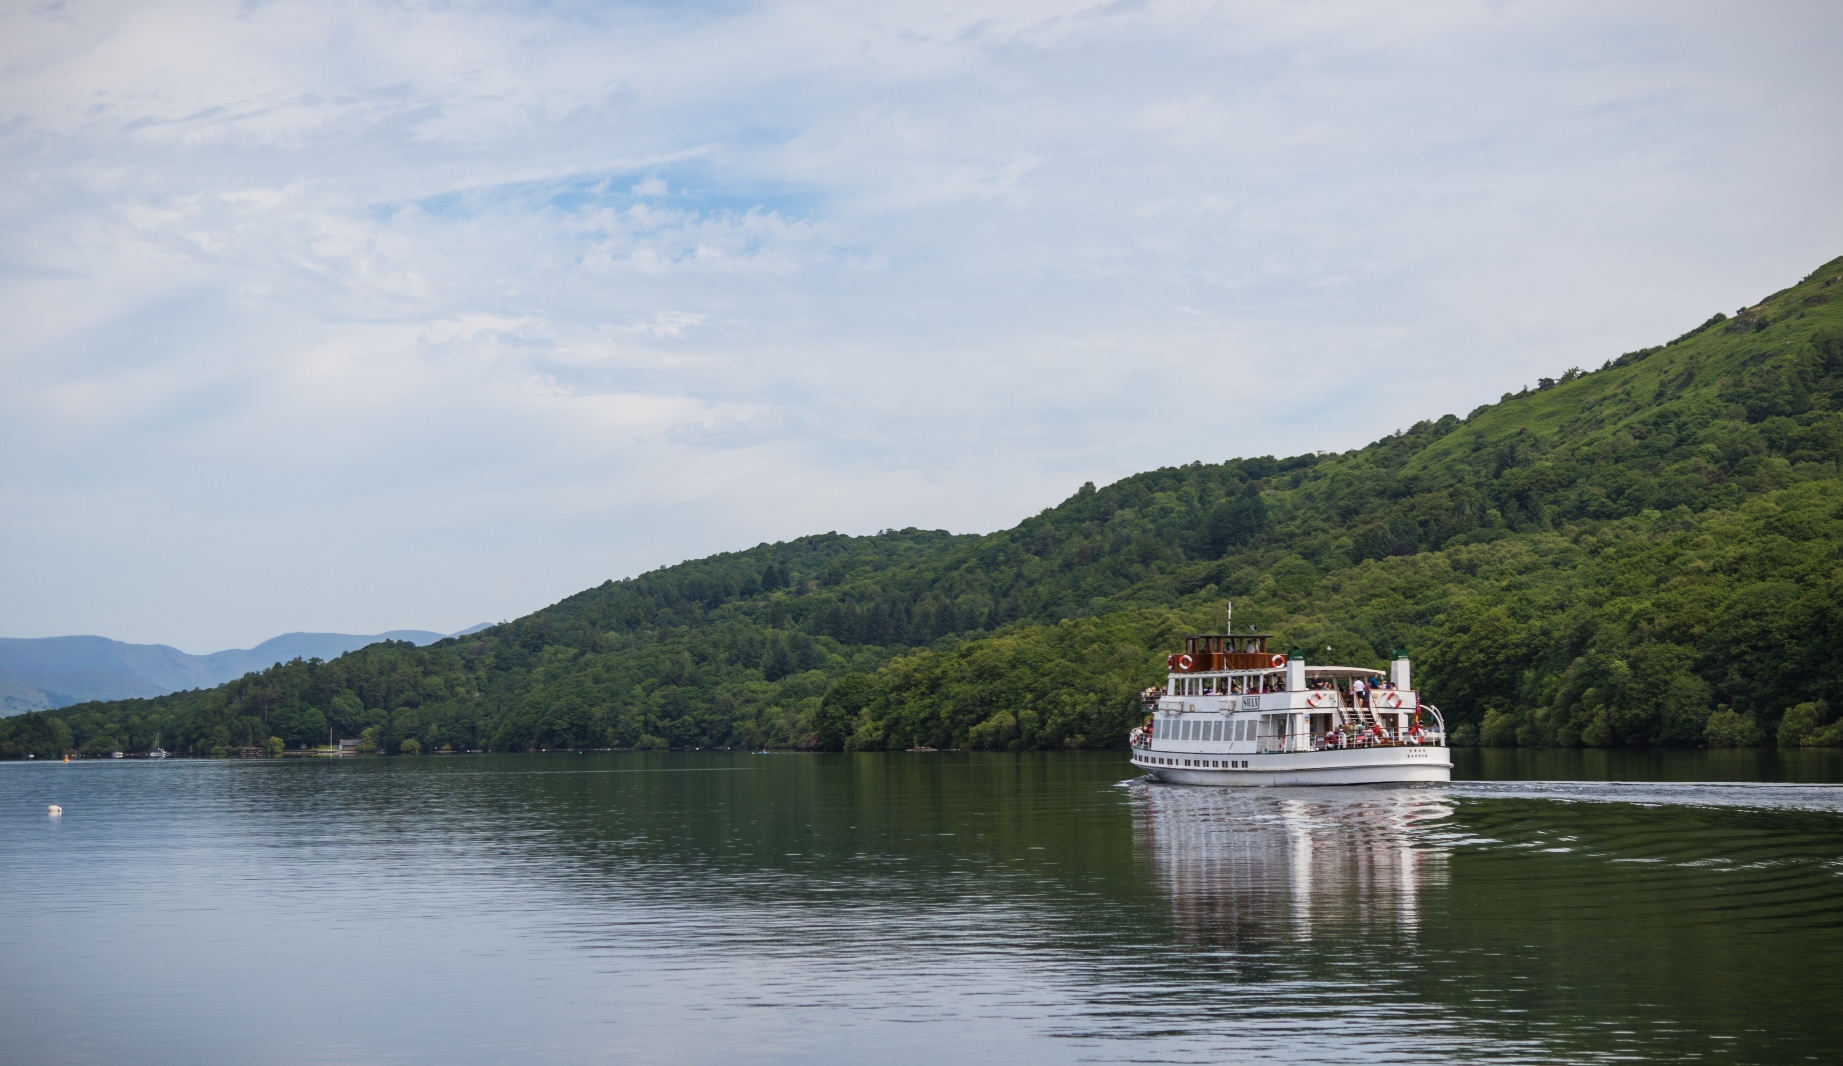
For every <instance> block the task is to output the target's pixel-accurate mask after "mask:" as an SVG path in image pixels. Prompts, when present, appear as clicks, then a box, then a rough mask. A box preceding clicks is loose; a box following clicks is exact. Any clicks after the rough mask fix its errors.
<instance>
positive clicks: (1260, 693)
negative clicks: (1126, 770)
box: [1132, 615, 1453, 785]
mask: <svg viewBox="0 0 1843 1066" xmlns="http://www.w3.org/2000/svg"><path fill="white" fill-rule="evenodd" d="M1230 617H1231V618H1232V617H1233V615H1231V616H1230ZM1232 628H1233V627H1231V629H1232ZM1272 635H1273V634H1271V633H1245V634H1238V633H1234V632H1229V633H1203V634H1198V635H1196V636H1192V637H1186V638H1185V639H1184V650H1183V651H1181V652H1178V653H1176V654H1174V655H1172V656H1171V657H1170V658H1169V659H1168V660H1167V666H1168V667H1169V671H1170V672H1169V674H1168V675H1167V678H1166V681H1165V687H1164V688H1163V689H1162V690H1161V689H1157V688H1153V689H1148V690H1146V693H1145V705H1146V712H1147V721H1146V724H1145V725H1143V726H1140V727H1138V728H1136V729H1134V730H1133V732H1132V752H1133V765H1134V766H1137V767H1140V768H1141V769H1143V770H1145V771H1146V773H1147V774H1149V775H1150V776H1152V777H1153V778H1154V779H1156V780H1159V781H1169V782H1172V783H1174V784H1183V785H1360V784H1371V783H1375V782H1382V781H1450V780H1452V773H1453V760H1452V755H1451V753H1450V751H1449V749H1448V748H1447V746H1446V722H1445V719H1443V718H1442V717H1441V715H1440V710H1439V708H1437V707H1435V706H1433V705H1432V704H1430V703H1423V702H1421V699H1420V694H1419V693H1417V692H1416V691H1415V690H1414V686H1413V684H1412V683H1411V682H1412V678H1411V674H1410V670H1409V662H1408V659H1407V657H1406V656H1399V657H1397V658H1396V659H1395V660H1394V661H1393V662H1392V663H1390V664H1389V670H1388V672H1387V673H1386V674H1385V673H1384V672H1383V671H1381V670H1369V669H1365V668H1363V667H1359V666H1312V665H1308V664H1307V663H1306V661H1305V659H1304V658H1303V657H1299V656H1288V655H1281V654H1276V653H1274V652H1272V651H1270V650H1269V649H1268V647H1267V640H1268V638H1269V637H1271V636H1272Z"/></svg>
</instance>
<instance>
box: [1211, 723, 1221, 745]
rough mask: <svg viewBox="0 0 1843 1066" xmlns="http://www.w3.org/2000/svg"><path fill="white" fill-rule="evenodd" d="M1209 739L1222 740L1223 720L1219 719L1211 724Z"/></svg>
mask: <svg viewBox="0 0 1843 1066" xmlns="http://www.w3.org/2000/svg"><path fill="white" fill-rule="evenodd" d="M1209 738H1210V739H1211V740H1221V739H1222V719H1220V718H1218V719H1216V720H1215V721H1214V722H1211V723H1210V727H1209Z"/></svg>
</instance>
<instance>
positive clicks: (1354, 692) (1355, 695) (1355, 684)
mask: <svg viewBox="0 0 1843 1066" xmlns="http://www.w3.org/2000/svg"><path fill="white" fill-rule="evenodd" d="M1368 695H1369V693H1368V691H1367V688H1366V686H1365V685H1364V684H1363V679H1362V678H1360V677H1359V678H1353V679H1352V680H1351V682H1350V702H1352V703H1354V704H1357V705H1359V706H1363V707H1367V706H1369V700H1368V699H1367V698H1366V697H1367V696H1368Z"/></svg>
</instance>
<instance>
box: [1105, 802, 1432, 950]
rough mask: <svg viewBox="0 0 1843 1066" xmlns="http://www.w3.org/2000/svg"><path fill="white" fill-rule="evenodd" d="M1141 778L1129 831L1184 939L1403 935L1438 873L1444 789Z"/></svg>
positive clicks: (1247, 941)
mask: <svg viewBox="0 0 1843 1066" xmlns="http://www.w3.org/2000/svg"><path fill="white" fill-rule="evenodd" d="M1138 787H1139V790H1140V795H1139V800H1140V802H1139V804H1138V809H1137V811H1136V819H1137V821H1138V823H1139V824H1138V826H1137V828H1138V839H1139V841H1140V842H1141V845H1142V846H1143V847H1144V848H1145V850H1146V855H1147V858H1148V859H1149V861H1150V863H1151V864H1152V866H1153V869H1154V877H1155V881H1156V883H1157V885H1158V887H1159V889H1160V890H1161V891H1162V892H1165V893H1167V894H1168V895H1169V896H1170V899H1171V903H1172V909H1173V912H1174V917H1175V919H1176V921H1177V925H1178V928H1179V930H1180V934H1181V935H1183V936H1185V937H1187V938H1197V939H1202V940H1206V941H1216V942H1227V943H1229V944H1233V945H1237V946H1242V947H1250V948H1252V947H1258V946H1260V945H1262V944H1273V943H1276V942H1282V941H1293V942H1297V941H1301V940H1311V939H1314V938H1315V937H1316V938H1327V939H1342V938H1346V937H1349V936H1350V935H1351V934H1352V933H1353V932H1360V933H1361V935H1362V937H1363V938H1364V939H1365V940H1366V941H1370V942H1374V941H1375V940H1377V939H1380V938H1386V936H1387V935H1388V934H1389V933H1391V932H1393V933H1394V934H1396V935H1399V936H1405V937H1411V936H1413V934H1414V932H1415V930H1416V929H1417V928H1418V926H1419V924H1420V920H1421V913H1422V908H1423V907H1424V906H1425V905H1426V900H1427V896H1428V894H1429V892H1430V890H1434V889H1439V888H1444V886H1445V885H1446V882H1447V860H1448V852H1447V849H1446V847H1445V846H1444V845H1443V844H1441V843H1440V839H1439V838H1440V836H1441V834H1440V833H1439V831H1438V828H1437V827H1438V826H1439V825H1440V824H1441V823H1442V822H1444V821H1445V820H1446V819H1448V818H1449V817H1451V815H1452V813H1453V804H1452V802H1451V801H1450V800H1448V799H1447V798H1446V797H1445V796H1444V795H1443V790H1436V789H1428V788H1415V787H1374V788H1355V789H1352V788H1347V787H1346V788H1297V789H1288V788H1272V789H1258V790H1257V789H1200V788H1174V787H1170V786H1164V785H1156V784H1145V785H1142V786H1138ZM1353 927H1356V928H1353Z"/></svg>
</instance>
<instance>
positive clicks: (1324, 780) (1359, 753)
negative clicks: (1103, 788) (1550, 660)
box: [1133, 745, 1453, 787]
mask: <svg viewBox="0 0 1843 1066" xmlns="http://www.w3.org/2000/svg"><path fill="white" fill-rule="evenodd" d="M1205 755H1207V758H1206V757H1205ZM1211 762H1213V763H1217V764H1218V765H1215V766H1207V765H1199V764H1203V763H1211ZM1184 763H1190V764H1192V765H1188V766H1186V765H1183V764H1184ZM1133 765H1134V766H1137V767H1139V768H1140V769H1141V770H1144V771H1145V772H1146V773H1147V774H1148V775H1149V776H1151V777H1152V778H1153V779H1154V780H1157V781H1165V782H1169V783H1171V784H1174V785H1238V786H1255V787H1259V786H1263V785H1372V784H1380V783H1398V782H1443V781H1451V780H1452V779H1453V759H1452V750H1451V749H1450V748H1444V747H1435V746H1431V745H1400V746H1391V747H1376V748H1342V749H1334V750H1330V751H1299V752H1270V753H1265V754H1217V753H1213V752H1211V753H1189V752H1155V751H1145V750H1136V751H1134V752H1133Z"/></svg>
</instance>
